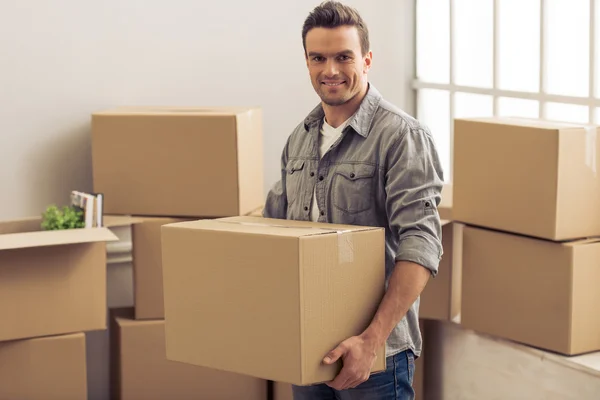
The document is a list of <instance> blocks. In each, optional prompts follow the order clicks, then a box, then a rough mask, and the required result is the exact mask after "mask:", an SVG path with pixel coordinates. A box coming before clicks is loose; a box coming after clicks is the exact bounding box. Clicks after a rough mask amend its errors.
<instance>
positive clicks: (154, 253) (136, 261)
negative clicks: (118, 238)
mask: <svg viewBox="0 0 600 400" xmlns="http://www.w3.org/2000/svg"><path fill="white" fill-rule="evenodd" d="M182 221H184V219H178V218H144V219H143V222H142V223H137V224H134V225H133V226H132V243H133V283H134V290H133V292H134V297H135V318H136V319H164V317H165V307H164V301H163V276H162V273H163V272H162V251H161V243H160V227H161V226H162V225H165V224H171V223H176V222H182Z"/></svg>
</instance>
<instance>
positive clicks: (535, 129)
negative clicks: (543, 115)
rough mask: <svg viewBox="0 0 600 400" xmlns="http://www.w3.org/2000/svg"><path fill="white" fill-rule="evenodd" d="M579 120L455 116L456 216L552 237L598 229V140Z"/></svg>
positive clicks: (574, 235)
mask: <svg viewBox="0 0 600 400" xmlns="http://www.w3.org/2000/svg"><path fill="white" fill-rule="evenodd" d="M596 137H597V131H596V128H595V127H594V128H593V129H589V130H587V129H585V128H584V127H582V126H581V125H579V126H578V125H572V124H563V123H554V122H542V121H537V120H523V119H513V118H480V119H468V120H462V119H457V120H455V122H454V176H453V208H452V213H453V219H454V220H456V221H460V222H464V223H467V224H471V225H477V226H481V227H487V228H494V229H498V230H502V231H506V232H512V233H520V234H524V235H529V236H535V237H539V238H545V239H550V240H557V241H561V240H570V239H576V238H582V237H590V236H598V235H600V207H599V206H598V204H600V179H599V177H598V172H599V171H600V157H599V156H597V153H600V140H596Z"/></svg>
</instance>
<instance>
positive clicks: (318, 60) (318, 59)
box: [313, 56, 323, 62]
mask: <svg viewBox="0 0 600 400" xmlns="http://www.w3.org/2000/svg"><path fill="white" fill-rule="evenodd" d="M313 61H316V62H321V61H323V57H318V56H317V57H313Z"/></svg>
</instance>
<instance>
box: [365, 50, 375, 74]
mask: <svg viewBox="0 0 600 400" xmlns="http://www.w3.org/2000/svg"><path fill="white" fill-rule="evenodd" d="M364 61H365V64H364V68H363V72H364V73H367V72H369V70H370V69H371V64H372V63H373V52H371V51H369V52H368V53H367V54H366V55H365V56H364Z"/></svg>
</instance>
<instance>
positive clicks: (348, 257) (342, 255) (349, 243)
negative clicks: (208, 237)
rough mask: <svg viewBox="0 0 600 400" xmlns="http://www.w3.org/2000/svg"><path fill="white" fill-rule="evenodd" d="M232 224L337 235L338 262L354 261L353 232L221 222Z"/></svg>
mask: <svg viewBox="0 0 600 400" xmlns="http://www.w3.org/2000/svg"><path fill="white" fill-rule="evenodd" d="M219 222H226V223H230V224H238V225H247V226H260V227H269V228H288V229H289V228H292V229H296V228H297V229H312V230H316V231H322V233H333V232H335V233H337V242H338V261H339V262H340V264H346V263H351V262H353V261H354V241H353V240H352V235H350V232H352V231H351V230H349V229H333V228H323V227H316V226H289V225H281V224H267V223H264V222H243V221H219Z"/></svg>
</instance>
